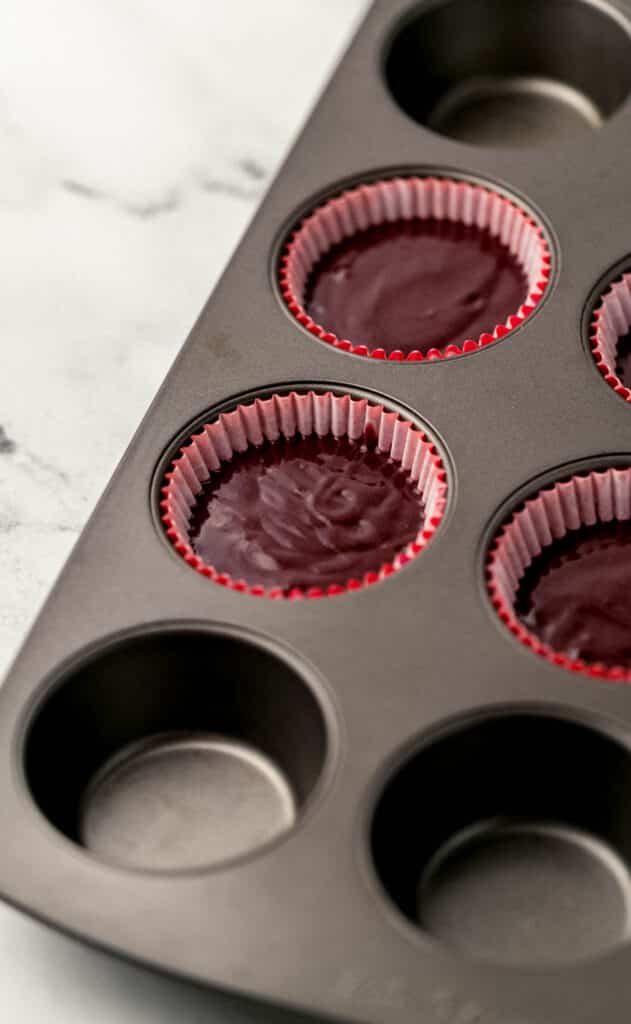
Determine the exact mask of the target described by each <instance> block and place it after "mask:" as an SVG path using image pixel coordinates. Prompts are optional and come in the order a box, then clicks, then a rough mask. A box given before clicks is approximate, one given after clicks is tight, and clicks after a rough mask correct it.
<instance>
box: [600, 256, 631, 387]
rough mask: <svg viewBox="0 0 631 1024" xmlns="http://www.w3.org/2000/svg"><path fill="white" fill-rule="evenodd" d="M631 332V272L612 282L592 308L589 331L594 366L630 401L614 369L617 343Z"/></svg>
mask: <svg viewBox="0 0 631 1024" xmlns="http://www.w3.org/2000/svg"><path fill="white" fill-rule="evenodd" d="M629 331H631V273H628V274H623V275H622V277H620V278H618V280H617V281H614V282H613V284H612V285H610V287H609V288H608V290H607V291H606V292H605V294H604V295H603V296H602V298H601V300H600V303H599V305H598V306H597V307H596V309H595V311H594V317H593V320H592V331H591V344H592V353H593V356H594V359H595V360H596V366H597V367H598V369H599V370H600V372H601V373H602V375H603V377H604V378H605V380H606V381H607V383H608V384H609V386H610V387H611V388H613V390H614V391H615V392H616V394H618V395H621V396H622V397H623V398H624V399H625V401H627V402H631V390H629V388H628V387H627V386H626V385H625V384H624V383H623V381H622V380H621V379H620V377H619V376H618V374H617V372H616V364H617V362H618V343H619V342H620V339H621V338H624V336H625V335H627V334H628V333H629Z"/></svg>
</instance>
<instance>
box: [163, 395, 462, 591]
mask: <svg viewBox="0 0 631 1024" xmlns="http://www.w3.org/2000/svg"><path fill="white" fill-rule="evenodd" d="M296 434H300V435H302V436H303V437H309V436H310V435H312V434H316V435H317V436H318V437H325V436H327V435H332V436H333V437H335V438H342V437H348V438H349V439H350V440H354V441H356V440H360V439H361V438H363V437H367V436H370V437H372V438H376V439H377V450H378V451H379V452H382V453H385V454H387V455H389V456H390V458H392V459H393V460H394V461H395V462H398V463H399V464H400V465H401V467H402V468H403V469H405V470H407V472H408V473H409V476H410V479H411V480H412V481H414V482H415V483H416V487H417V489H418V492H419V495H420V497H421V500H422V502H423V506H424V515H423V517H419V520H420V522H419V532H418V535H417V537H416V539H415V540H414V541H413V542H412V543H411V544H408V546H407V547H406V548H405V549H404V550H402V551H401V552H399V553H398V554H397V556H396V557H395V559H394V560H393V562H392V563H387V564H385V565H381V566H377V567H376V568H375V571H374V572H368V573H366V574H364V575H363V576H362V577H361V578H359V579H349V580H346V581H344V582H341V583H340V584H335V585H333V586H329V587H327V588H326V589H320V588H317V587H312V588H310V589H309V590H306V591H303V590H300V589H297V588H295V589H293V590H291V591H288V592H285V591H284V590H283V589H282V588H280V587H276V588H273V589H271V590H265V588H263V587H262V586H250V585H249V584H248V582H247V581H246V580H235V579H232V578H231V577H230V576H229V575H228V574H227V573H225V572H219V571H218V570H217V569H216V568H215V567H214V566H212V565H207V564H205V562H204V561H203V560H202V559H201V558H200V557H199V556H198V555H197V554H196V553H195V551H194V550H193V548H192V546H191V542H190V535H189V522H190V517H191V513H192V510H193V508H194V506H195V504H196V500H197V496H198V495H199V493H200V491H201V490H202V488H203V486H204V484H205V483H206V482H207V481H208V480H209V479H210V477H211V475H212V473H214V472H217V471H218V470H219V469H220V468H221V465H222V463H224V462H228V461H230V460H231V459H232V458H235V457H238V455H239V452H244V451H245V450H246V449H247V448H248V447H250V446H259V445H261V444H263V443H264V441H269V442H271V443H273V442H275V441H277V440H278V439H279V438H280V437H281V436H283V437H285V438H287V439H289V438H291V437H294V436H295V435H296ZM162 496H163V497H162V501H161V505H160V508H161V512H162V522H163V524H164V527H165V529H166V533H167V537H168V538H169V540H170V541H171V542H172V544H173V545H174V547H175V550H176V551H177V552H178V553H179V554H180V555H181V556H182V558H184V560H185V561H186V562H187V563H188V565H190V566H191V567H192V568H193V569H196V570H197V572H199V573H201V574H202V575H203V576H206V577H208V579H211V580H214V582H215V583H219V584H222V585H224V586H226V587H231V588H232V589H234V590H239V591H242V592H247V593H250V594H254V595H256V596H266V597H276V598H281V597H291V598H299V597H324V596H332V595H334V594H340V593H343V592H345V591H348V590H357V589H359V588H360V587H362V586H367V585H370V584H373V583H377V582H379V581H380V580H383V579H385V578H386V577H387V576H390V575H391V574H392V573H394V572H396V571H397V570H398V569H400V568H402V567H403V566H404V565H405V564H406V563H407V562H409V561H410V559H412V558H414V557H415V556H416V555H418V554H419V553H420V552H421V551H422V550H423V548H424V547H425V546H426V544H427V543H428V541H429V540H430V539H431V537H432V536H433V535H434V533H435V531H436V529H437V527H438V525H439V523H440V520H441V518H442V516H443V513H444V511H445V507H446V502H447V475H446V472H445V469H444V467H443V464H442V461H441V459H440V456H439V455H438V452H437V451H436V448H435V447H434V445H433V444H432V442H431V441H430V440H429V439H428V438H427V437H426V436H425V434H424V433H423V432H422V430H421V429H420V428H419V427H418V426H416V425H415V424H414V423H412V422H410V421H408V420H406V419H403V418H402V417H401V416H400V415H399V414H398V413H396V412H391V411H389V410H388V409H387V408H386V407H385V406H383V405H380V404H377V403H373V402H370V401H368V399H365V398H353V397H351V396H350V395H338V394H333V393H332V392H327V393H325V394H318V393H316V392H314V391H309V392H308V393H298V392H291V393H289V394H275V395H272V396H271V397H270V398H265V399H259V398H257V399H255V400H254V401H253V402H251V403H249V404H247V405H238V406H237V407H236V408H235V409H234V410H233V411H232V412H225V413H221V414H220V415H219V416H218V417H217V419H215V420H213V421H212V422H210V423H207V424H206V425H205V426H204V427H203V428H202V429H201V430H200V431H199V433H196V434H194V435H193V436H192V437H191V438H190V441H189V442H188V443H187V444H186V445H185V446H184V447H183V448H182V449H181V450H180V454H179V456H178V457H177V458H176V459H174V461H173V463H172V465H171V468H170V470H169V472H168V473H167V474H166V476H165V482H164V486H163V488H162Z"/></svg>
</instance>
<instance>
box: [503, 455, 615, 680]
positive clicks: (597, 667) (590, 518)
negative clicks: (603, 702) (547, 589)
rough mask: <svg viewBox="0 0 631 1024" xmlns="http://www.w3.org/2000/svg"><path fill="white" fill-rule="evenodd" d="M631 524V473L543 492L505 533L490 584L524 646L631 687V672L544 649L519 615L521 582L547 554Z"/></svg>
mask: <svg viewBox="0 0 631 1024" xmlns="http://www.w3.org/2000/svg"><path fill="white" fill-rule="evenodd" d="M629 519H631V467H626V468H620V469H616V468H610V469H605V470H602V471H594V472H591V473H584V474H577V475H576V476H573V477H571V478H570V479H565V480H562V481H560V482H558V483H555V484H552V485H551V486H549V487H545V488H543V489H542V490H541V491H539V492H538V494H536V495H535V496H534V497H532V498H529V499H528V500H527V501H525V502H524V504H523V505H522V506H520V508H519V509H518V510H517V511H516V512H515V513H514V514H513V516H512V517H511V518H510V520H509V521H508V522H507V523H506V524H505V525H504V526H503V527H502V528H501V530H500V532H499V534H498V535H497V537H496V538H495V541H494V543H493V545H492V547H491V550H490V553H489V557H488V565H487V583H488V589H489V593H490V596H491V600H492V602H493V606H494V608H495V610H496V611H497V613H498V615H499V617H500V619H501V620H502V622H504V623H505V624H506V626H507V627H508V628H509V629H510V631H511V633H513V635H514V636H516V637H517V639H518V640H520V641H521V642H522V643H523V644H525V645H526V646H527V647H529V648H531V650H533V651H535V652H536V653H537V654H539V655H541V656H542V657H544V658H547V659H548V661H551V662H553V663H554V664H555V665H560V666H562V667H563V668H566V669H569V670H570V671H572V672H581V673H584V674H586V675H589V676H593V677H596V678H600V679H611V680H623V681H626V682H631V670H630V669H627V668H624V667H622V666H611V665H605V664H603V663H601V662H591V661H590V662H588V661H584V660H582V659H576V658H571V657H569V656H568V655H567V654H565V653H564V652H563V651H557V650H554V649H552V648H551V647H549V646H548V645H546V644H544V643H542V641H541V640H540V639H539V638H538V637H536V636H535V635H534V634H533V633H531V632H530V631H529V630H528V629H527V628H526V627H525V626H524V625H523V623H522V622H520V620H519V619H518V618H517V615H516V614H515V601H516V597H517V592H518V590H519V585H520V582H521V580H522V578H523V576H524V573H525V572H526V569H527V568H528V566H529V565H530V564H531V563H532V561H533V559H535V558H536V557H537V556H538V555H539V554H540V553H541V551H542V550H543V549H544V548H546V547H548V546H549V545H550V544H552V543H554V541H558V540H561V539H562V538H563V537H565V535H566V534H567V532H568V530H577V529H579V528H580V527H582V526H594V525H596V524H597V523H609V522H612V521H613V520H621V521H625V520H629ZM630 628H631V623H630Z"/></svg>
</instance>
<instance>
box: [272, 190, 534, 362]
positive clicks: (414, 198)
mask: <svg viewBox="0 0 631 1024" xmlns="http://www.w3.org/2000/svg"><path fill="white" fill-rule="evenodd" d="M413 219H420V220H430V219H431V220H437V221H449V222H451V223H453V224H462V225H464V226H468V227H472V226H473V227H478V228H479V229H481V230H487V231H488V232H489V234H490V235H491V236H492V237H493V238H495V239H497V240H498V241H500V242H501V243H502V244H503V245H505V246H506V248H507V249H508V250H509V252H510V253H512V255H513V256H514V258H515V260H516V262H517V263H518V264H519V266H520V267H521V269H522V271H523V272H524V274H525V277H526V280H527V295H526V296H525V297H524V301H523V303H522V305H521V306H520V307H519V309H516V310H507V313H506V319H505V320H504V322H503V323H500V324H497V325H495V326H494V327H493V328H492V329H491V330H490V331H489V332H488V333H484V334H482V335H481V336H479V337H477V338H469V339H465V340H463V342H462V344H460V345H456V344H450V345H448V346H447V347H446V348H445V350H444V351H441V350H440V349H438V348H430V349H429V350H428V351H427V352H426V353H422V352H420V351H418V350H414V351H412V352H409V353H407V354H405V353H404V352H402V351H401V350H400V349H394V350H391V351H386V350H385V349H384V348H373V349H368V347H367V346H366V345H362V344H355V343H353V342H352V341H350V340H348V339H345V338H338V337H337V336H336V335H335V334H334V333H333V332H332V331H330V330H329V329H327V326H326V324H319V323H315V322H314V321H313V319H312V318H311V317H310V316H309V314H308V313H307V312H306V310H305V307H304V302H305V293H306V287H307V284H308V281H309V276H310V274H311V272H312V271H313V269H314V268H315V267H316V265H317V263H318V261H319V260H320V259H321V258H322V256H324V255H325V254H326V253H327V252H329V250H331V249H332V248H333V247H334V246H335V245H337V244H339V243H340V242H341V241H343V240H344V239H348V238H351V237H352V236H353V235H355V234H357V233H358V232H362V231H365V230H367V229H368V228H371V227H378V226H380V225H385V224H388V223H392V222H396V221H410V220H413ZM550 262H551V257H550V249H549V246H548V243H547V240H546V238H545V235H544V233H543V231H542V230H541V228H540V227H539V225H538V224H537V223H536V222H535V220H534V219H533V218H532V216H531V215H530V214H528V213H527V212H526V211H525V210H524V209H522V208H521V207H520V206H519V205H518V204H517V203H516V202H513V201H512V200H510V199H508V198H507V197H506V196H503V195H500V194H499V193H498V192H494V191H492V190H491V189H489V188H485V187H483V186H482V185H476V184H473V183H470V182H467V181H459V180H452V179H449V178H436V177H406V178H403V177H401V178H392V179H389V180H385V181H377V182H374V183H370V184H363V185H359V186H357V187H355V188H352V189H349V190H347V191H345V192H343V193H342V194H341V195H338V196H335V197H334V198H333V199H329V200H328V201H327V202H325V203H323V204H322V205H321V206H319V207H317V208H316V209H315V210H314V211H313V212H312V213H311V214H310V215H309V216H307V217H306V218H305V219H304V220H303V221H302V223H301V224H300V225H299V226H298V228H297V229H296V230H295V231H294V233H293V234H292V235H291V237H290V238H289V240H288V241H287V244H286V246H285V248H284V251H283V254H282V256H281V261H280V269H279V283H280V290H281V294H282V296H283V299H284V301H285V304H286V305H287V308H288V309H289V311H290V313H292V314H293V316H294V317H295V319H296V320H297V321H298V323H299V324H301V325H302V326H303V327H305V328H306V330H308V331H309V332H310V333H311V334H313V335H315V337H317V338H319V339H320V340H321V341H325V342H328V343H329V344H331V345H333V346H334V347H335V348H338V349H342V350H343V351H346V352H351V353H353V354H354V355H361V356H370V357H371V358H373V359H391V360H398V361H409V362H418V361H422V360H425V359H430V360H431V359H443V358H450V357H453V356H459V355H463V354H464V353H467V352H475V351H477V350H478V349H480V348H484V347H485V346H486V345H490V344H492V343H493V342H494V341H497V340H498V339H500V338H503V337H505V335H507V334H508V333H510V331H512V330H514V329H515V328H516V327H519V325H520V324H521V323H523V321H524V320H525V319H526V318H527V317H528V316H530V314H531V313H532V312H533V311H534V310H535V308H536V306H537V305H538V304H539V302H540V301H541V299H542V298H543V295H544V293H545V291H546V288H547V287H548V283H549V279H550Z"/></svg>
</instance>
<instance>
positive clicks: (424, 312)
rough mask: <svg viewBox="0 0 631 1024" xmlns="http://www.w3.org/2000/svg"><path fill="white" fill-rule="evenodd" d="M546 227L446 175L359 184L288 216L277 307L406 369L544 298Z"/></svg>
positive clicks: (490, 332)
mask: <svg viewBox="0 0 631 1024" xmlns="http://www.w3.org/2000/svg"><path fill="white" fill-rule="evenodd" d="M550 276H551V251H550V245H549V241H548V238H547V236H546V232H545V231H544V229H543V227H542V225H541V223H540V222H539V220H538V218H536V217H535V216H534V215H533V214H532V213H531V212H530V211H529V210H528V209H527V207H526V206H525V205H524V204H523V203H522V202H521V200H518V199H516V198H515V199H514V198H512V197H509V196H508V195H506V194H505V193H504V192H501V191H498V190H497V189H495V188H494V187H493V186H492V185H490V184H488V185H486V184H482V183H481V182H479V181H468V180H465V179H464V178H460V177H457V176H452V175H444V176H443V175H433V174H405V175H400V176H398V177H385V178H378V179H374V178H367V179H366V180H364V181H361V180H359V181H357V182H356V183H355V184H354V185H353V186H352V187H349V188H347V189H345V190H343V191H340V192H338V193H337V194H333V195H332V196H330V197H329V198H328V199H327V200H325V201H324V202H322V203H321V204H320V205H315V206H314V207H313V208H312V209H310V210H309V211H308V213H307V215H306V216H304V217H303V218H302V220H298V221H297V223H296V225H295V227H294V228H293V230H292V231H291V232H290V233H289V235H288V237H287V238H286V239H285V242H284V244H283V247H282V250H281V253H280V259H279V265H278V284H279V288H280V293H281V297H282V300H283V302H284V303H285V305H286V307H287V309H288V311H289V312H290V313H291V315H292V316H293V317H294V318H295V320H296V321H297V323H298V324H300V326H301V327H303V328H304V329H305V330H306V331H307V332H308V333H309V334H311V335H313V336H314V337H316V338H318V339H319V340H320V341H323V342H326V343H327V344H329V345H332V346H333V347H334V348H336V349H338V350H340V351H342V352H349V353H351V354H352V355H356V356H364V357H369V358H372V359H387V360H391V361H395V362H405V363H417V362H422V361H424V360H430V361H432V360H437V359H438V360H440V359H445V358H447V359H450V358H454V357H458V356H462V355H464V354H468V353H472V352H477V351H479V350H481V349H483V348H485V347H486V346H487V345H492V344H493V343H494V342H496V341H498V340H499V339H501V338H504V337H506V335H507V334H509V333H510V332H511V331H513V330H515V329H516V328H517V327H520V326H521V324H523V323H524V321H526V320H527V319H528V317H530V316H531V315H532V314H533V313H534V311H535V310H536V309H537V308H538V306H539V304H540V303H541V301H542V300H543V298H544V296H545V295H546V294H547V292H548V291H549V286H550Z"/></svg>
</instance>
